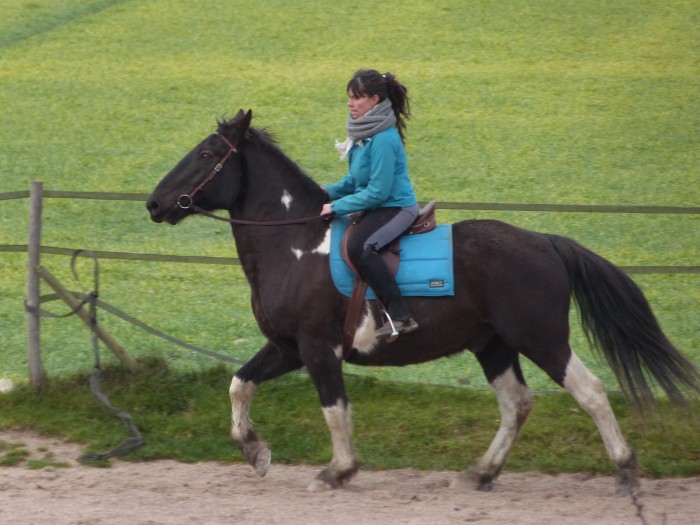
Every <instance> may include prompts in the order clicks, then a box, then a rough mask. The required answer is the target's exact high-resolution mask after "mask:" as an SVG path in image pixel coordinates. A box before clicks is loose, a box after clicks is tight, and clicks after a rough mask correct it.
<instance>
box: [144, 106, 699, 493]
mask: <svg viewBox="0 0 700 525" xmlns="http://www.w3.org/2000/svg"><path fill="white" fill-rule="evenodd" d="M251 120H252V110H249V111H247V112H244V111H243V110H240V111H239V112H238V113H237V114H236V115H235V117H233V118H231V119H220V120H218V121H217V128H216V132H214V133H212V134H211V135H209V136H207V137H206V138H205V139H204V140H203V141H202V142H200V143H199V144H198V145H197V146H196V147H195V148H194V149H192V150H191V151H190V152H189V153H187V154H186V155H185V156H184V157H183V158H182V159H181V160H180V161H179V162H178V163H177V165H176V166H175V167H174V168H173V169H172V170H171V171H170V172H169V173H168V174H167V175H166V176H165V177H164V178H163V179H162V180H161V181H160V182H159V183H158V184H157V186H156V187H155V189H154V191H153V193H152V195H151V196H150V198H149V199H148V201H147V204H146V207H147V210H148V212H149V213H150V217H151V219H152V220H153V221H155V222H156V223H162V222H167V223H169V224H172V225H175V224H177V223H179V222H180V221H182V220H183V219H185V218H186V217H188V216H190V215H193V214H204V215H207V216H211V217H214V218H217V219H220V220H225V221H227V222H230V223H231V229H232V233H233V238H234V242H235V246H236V250H237V253H238V256H239V259H240V263H241V266H242V268H243V272H244V273H245V275H246V277H247V280H248V282H249V284H250V288H251V303H252V310H253V314H254V316H255V319H256V321H257V324H258V326H259V328H260V331H261V332H262V334H263V335H264V336H265V338H266V342H265V344H264V345H263V346H262V348H261V349H260V350H259V351H258V352H257V353H256V354H255V355H254V357H252V358H251V359H250V360H249V361H248V362H247V363H246V364H245V365H243V366H242V367H241V368H240V369H238V370H237V371H236V372H235V374H234V375H233V378H232V381H231V385H230V388H229V397H230V401H231V437H232V439H233V441H234V443H235V444H236V445H238V447H239V448H240V450H241V452H242V455H243V457H244V458H245V460H246V461H247V462H248V463H249V464H250V465H251V466H252V467H253V468H254V470H255V472H257V474H259V475H260V476H264V475H265V474H266V472H267V471H268V467H269V465H270V462H271V452H270V450H269V448H268V446H267V444H266V443H265V442H263V441H261V440H260V439H259V438H258V435H257V433H256V431H255V429H254V426H253V423H252V421H251V419H250V417H249V409H250V405H251V401H252V398H253V396H254V393H255V391H256V389H257V388H258V387H259V386H260V385H261V384H262V383H263V382H265V381H268V380H271V379H274V378H277V377H280V376H282V375H283V374H287V373H289V372H292V371H296V370H299V369H301V368H303V367H305V368H306V370H307V372H308V374H309V375H310V377H311V380H312V382H313V384H314V386H315V388H316V389H317V392H318V396H319V398H320V403H321V407H322V412H323V416H324V418H325V421H326V423H327V426H328V429H329V433H330V439H331V443H332V458H331V461H330V463H329V464H328V466H326V467H325V468H323V469H322V470H321V471H320V472H319V474H318V476H317V477H316V478H315V479H314V480H312V481H311V485H310V486H309V488H310V489H314V490H316V489H318V490H321V489H334V488H341V487H343V486H345V485H346V484H347V483H348V481H349V480H350V479H351V478H352V477H353V476H354V475H355V474H356V473H357V471H358V468H359V467H358V459H357V455H356V452H355V450H354V448H353V444H352V439H351V432H352V428H351V427H352V416H351V404H350V401H349V399H348V397H347V394H346V390H345V386H344V383H343V372H342V367H343V362H344V361H347V362H348V363H353V364H357V365H367V366H403V365H409V364H414V363H423V362H427V361H430V360H434V359H439V358H442V357H445V356H450V355H454V354H457V353H460V352H463V351H465V350H469V351H471V352H472V353H473V354H474V355H475V357H476V359H477V360H478V362H479V364H480V366H481V368H482V370H483V373H484V374H485V376H486V379H487V380H488V382H489V384H490V385H491V387H492V389H493V391H494V392H495V395H496V397H497V401H498V407H499V410H500V426H499V428H498V430H497V432H496V434H495V436H494V438H493V441H492V442H491V444H490V446H489V447H488V449H487V450H486V452H485V453H484V454H483V456H481V458H480V459H479V460H478V461H477V463H476V464H475V465H474V466H472V467H469V468H466V469H465V470H461V471H460V472H459V473H458V474H457V476H456V480H455V481H454V482H453V484H455V485H457V486H461V487H464V486H465V484H466V486H471V487H473V488H476V489H479V490H483V491H488V490H490V489H491V488H492V486H493V483H494V481H495V480H496V478H497V477H498V475H499V474H500V472H501V470H502V468H503V466H504V464H505V462H506V458H507V456H508V453H509V451H510V449H511V447H512V446H513V444H514V442H515V440H516V438H517V436H518V434H519V432H520V430H521V429H522V427H523V425H524V423H525V421H526V419H527V417H528V415H529V413H530V411H531V410H532V407H533V397H532V395H531V394H530V392H529V390H528V388H527V385H526V382H525V379H524V377H523V373H522V369H521V366H520V361H519V356H520V355H522V356H525V357H527V358H528V359H530V360H531V361H532V362H533V363H535V364H536V365H538V366H539V367H540V368H542V369H543V370H544V371H545V372H546V373H547V375H548V376H549V377H550V378H551V379H552V380H553V381H554V382H555V383H556V384H558V385H559V386H560V387H562V388H563V389H565V390H566V391H568V392H569V393H570V394H571V395H572V396H573V397H574V399H575V400H576V401H577V402H578V403H579V405H580V406H581V407H582V408H583V409H584V410H585V411H586V412H587V413H588V414H589V415H590V416H591V417H592V419H593V420H594V421H595V424H596V425H597V429H598V431H599V433H600V435H601V438H602V441H603V444H604V446H605V448H606V451H607V453H608V456H609V458H610V460H611V462H612V463H613V465H614V467H615V469H616V492H617V493H619V494H628V495H632V494H634V493H635V491H636V490H637V489H638V486H639V481H638V464H637V459H636V455H635V452H634V451H633V450H632V448H631V447H630V445H629V444H628V443H627V441H626V439H625V437H624V436H623V434H622V432H621V430H620V427H619V424H618V422H617V420H616V418H615V414H614V413H613V410H612V409H611V406H610V403H609V400H608V397H607V394H606V391H605V389H604V387H603V384H602V382H601V381H600V380H599V379H598V378H597V377H596V376H594V375H593V374H592V373H591V372H590V371H589V370H588V369H587V368H586V367H585V366H584V364H583V363H582V361H581V359H580V358H579V357H578V356H577V355H576V354H575V353H574V351H573V350H572V348H571V346H570V344H569V309H570V303H571V298H572V297H573V298H574V299H575V300H576V301H577V303H578V307H579V311H580V319H581V323H582V325H583V327H584V330H585V333H586V335H587V337H588V340H589V342H590V343H591V344H592V345H593V346H594V348H598V349H599V350H600V352H601V353H602V354H603V356H604V357H605V358H606V361H607V362H608V363H609V365H610V366H611V368H612V369H613V371H614V372H615V375H616V377H617V379H618V382H619V384H620V387H621V389H622V390H623V392H624V393H625V394H626V395H627V396H628V398H630V399H631V400H632V401H634V402H635V404H637V406H638V407H639V408H641V410H642V413H643V412H644V408H645V407H646V406H648V405H650V404H651V403H653V401H654V398H655V396H654V393H655V392H654V390H656V388H655V386H654V385H655V384H656V385H659V386H660V387H661V388H662V389H663V391H664V392H665V394H666V395H667V396H668V398H669V399H670V400H672V401H674V402H683V401H684V400H685V399H686V398H687V396H688V394H689V393H697V392H698V391H700V373H698V370H697V369H696V368H695V367H694V366H693V364H692V363H691V362H690V361H689V360H688V359H687V358H686V357H685V356H684V355H683V354H682V353H681V352H680V351H679V350H678V349H676V348H675V347H674V346H673V344H672V343H671V342H670V341H669V340H668V338H667V337H666V336H665V335H664V333H663V332H662V329H661V328H660V326H659V323H658V321H657V320H656V318H655V316H654V314H653V312H652V310H651V307H650V305H649V303H648V301H647V300H646V298H645V297H644V295H643V293H642V291H641V290H640V289H639V287H638V286H637V285H636V284H635V283H634V281H632V280H631V279H630V278H629V277H628V276H627V275H626V274H625V273H624V272H623V271H622V270H621V269H619V268H618V267H617V266H615V265H614V264H613V263H611V262H610V261H608V260H606V259H604V258H603V257H601V256H599V255H597V254H595V253H594V252H592V251H590V250H588V249H586V248H584V247H583V246H581V245H580V244H578V243H577V242H576V241H574V240H571V239H568V238H566V237H562V236H558V235H553V234H545V233H538V232H533V231H529V230H525V229H521V228H518V227H516V226H513V225H509V224H506V223H504V222H501V221H496V220H467V221H462V222H457V223H454V224H452V230H453V250H454V253H453V259H454V261H453V267H454V295H452V296H446V297H409V298H407V301H408V304H409V307H410V310H411V312H412V313H413V315H414V316H415V318H416V319H417V320H418V322H419V324H420V328H419V329H418V330H416V331H415V332H412V333H410V334H406V335H401V336H400V337H399V338H398V340H396V341H395V342H391V343H389V342H387V341H380V340H377V339H376V338H375V336H374V331H375V328H377V327H378V326H381V323H382V318H381V313H380V311H379V308H378V307H377V304H376V301H365V304H364V310H363V312H362V318H361V321H360V322H359V323H358V327H357V328H356V331H355V334H354V338H353V339H352V345H351V346H352V348H351V349H350V351H349V352H343V351H342V350H341V347H342V345H341V342H342V339H343V324H344V323H343V320H344V317H345V314H346V310H347V308H348V299H347V297H345V296H344V295H342V294H340V293H339V292H338V291H337V290H336V288H335V287H334V284H333V282H332V277H331V273H330V269H329V250H330V231H331V228H330V226H329V222H330V221H328V220H322V218H321V217H320V216H319V213H320V210H321V207H322V205H323V203H324V202H325V199H326V194H325V193H324V191H323V190H322V189H321V187H320V185H319V184H318V183H316V182H315V181H314V180H313V179H312V178H311V177H310V176H309V175H307V174H306V173H305V172H304V171H303V170H302V169H301V168H300V167H299V166H298V165H297V164H296V163H295V162H294V161H293V160H291V159H290V158H289V157H287V156H286V155H285V154H284V153H283V152H282V150H281V149H280V147H279V146H278V145H277V143H276V142H275V140H274V139H273V138H272V135H271V134H270V133H269V132H268V130H267V129H265V128H255V127H252V126H251ZM216 210H226V211H227V212H228V218H227V217H222V216H220V215H214V214H213V212H214V211H216ZM648 378H649V379H648ZM377 402H378V403H380V402H381V401H380V400H378V401H377Z"/></svg>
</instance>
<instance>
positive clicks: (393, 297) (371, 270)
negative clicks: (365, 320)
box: [358, 247, 418, 340]
mask: <svg viewBox="0 0 700 525" xmlns="http://www.w3.org/2000/svg"><path fill="white" fill-rule="evenodd" d="M358 270H359V272H360V274H361V275H362V277H363V278H364V279H365V281H367V284H369V286H370V287H371V288H372V290H374V293H375V294H376V295H377V297H378V298H379V300H380V301H381V302H382V304H383V305H384V308H385V309H386V312H387V315H388V316H389V318H390V320H389V321H387V322H386V323H385V324H384V326H382V327H381V328H379V329H378V330H377V331H376V332H375V336H376V337H378V338H380V339H386V338H389V337H390V336H393V339H395V338H396V336H397V335H398V334H401V333H404V334H405V333H409V332H412V331H413V330H415V329H416V328H418V323H417V322H416V321H415V319H413V317H411V311H410V310H409V309H408V305H407V304H406V301H405V300H404V298H403V297H402V296H401V291H400V290H399V287H398V285H397V284H396V280H395V279H394V276H393V275H392V274H391V272H390V271H389V268H387V266H386V264H385V263H384V261H383V260H382V258H381V257H380V256H379V254H378V253H377V252H376V251H375V250H374V249H372V248H370V247H368V248H366V249H365V251H364V252H363V253H362V256H361V257H360V261H359V264H358ZM393 339H392V340H393Z"/></svg>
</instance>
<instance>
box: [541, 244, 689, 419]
mask: <svg viewBox="0 0 700 525" xmlns="http://www.w3.org/2000/svg"><path fill="white" fill-rule="evenodd" d="M547 237H548V238H549V240H550V241H551V243H552V245H553V246H554V249H555V250H556V251H557V253H558V254H559V255H560V257H561V259H562V261H563V262H564V265H565V266H566V269H567V272H568V273H569V278H570V280H571V289H572V294H573V296H574V298H575V299H576V302H577V304H578V309H579V316H580V319H581V324H582V325H583V329H584V332H585V334H586V337H587V338H588V341H589V343H590V344H591V346H593V347H594V348H597V349H598V350H599V351H602V353H603V355H604V356H605V359H606V360H607V362H608V363H609V364H610V366H611V367H612V369H613V371H614V372H615V376H616V377H617V380H618V383H619V384H620V388H621V389H622V391H623V392H624V393H625V394H626V395H627V396H628V397H631V398H632V399H633V400H634V402H635V403H636V404H637V405H638V406H642V405H649V404H651V402H652V401H653V399H654V398H653V395H652V391H651V387H650V385H649V382H648V381H647V378H648V377H651V378H652V379H653V380H655V381H656V383H658V385H660V386H661V388H662V389H663V390H664V391H665V392H666V394H667V395H668V397H669V399H671V401H673V402H683V401H684V399H685V396H684V391H691V392H700V372H698V370H697V369H696V368H695V366H694V365H693V364H692V363H691V362H690V361H689V360H688V359H687V358H686V357H685V356H684V355H683V354H682V353H681V352H680V351H679V350H678V349H677V348H676V347H674V346H673V344H671V342H670V341H669V340H668V338H667V337H666V336H665V335H664V333H663V331H662V330H661V327H660V326H659V323H658V321H657V320H656V317H655V316H654V313H653V312H652V311H651V307H650V306H649V303H648V302H647V300H646V298H645V297H644V294H643V293H642V291H641V290H640V289H639V287H638V286H637V285H636V284H635V282H634V281H633V280H632V279H630V278H629V277H628V276H627V274H625V273H624V272H623V271H622V270H621V269H620V268H618V267H617V266H615V265H614V264H613V263H611V262H610V261H607V260H606V259H604V258H603V257H601V256H599V255H597V254H595V253H593V252H592V251H590V250H588V249H586V248H584V247H583V246H581V245H580V244H578V243H577V242H575V241H573V240H571V239H567V238H565V237H561V236H558V235H548V236H547Z"/></svg>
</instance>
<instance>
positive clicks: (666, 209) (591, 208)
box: [0, 190, 700, 376]
mask: <svg viewBox="0 0 700 525" xmlns="http://www.w3.org/2000/svg"><path fill="white" fill-rule="evenodd" d="M148 196H149V195H148V194H144V193H114V192H111V193H105V192H75V191H55V190H44V191H42V194H41V198H54V199H91V200H102V201H137V202H145V201H146V200H147V199H148ZM31 197H32V195H31V192H30V191H16V192H6V193H0V201H8V200H18V199H28V198H31ZM437 207H438V208H439V209H444V210H481V211H515V212H555V213H618V214H664V215H700V207H680V206H610V205H567V204H520V203H483V202H482V203H478V202H470V203H460V202H438V203H437ZM30 242H31V241H30ZM31 246H32V247H33V248H30V244H0V253H2V252H5V253H12V252H14V253H28V252H30V250H31V251H33V252H36V251H37V244H36V243H32V244H31ZM38 252H39V253H42V254H48V255H64V256H74V255H75V253H76V250H75V249H73V248H65V247H57V246H38ZM90 253H91V255H93V256H94V257H96V258H99V259H121V260H131V261H152V262H175V263H186V264H208V265H234V266H235V265H240V260H239V259H238V258H235V257H208V256H196V255H167V254H152V253H134V252H117V251H98V250H90ZM619 267H620V268H621V269H622V270H623V271H625V272H626V273H630V274H632V273H635V274H700V265H684V266H619ZM70 293H75V292H70ZM53 299H54V296H53V295H51V296H43V297H41V298H39V300H38V301H37V307H38V304H39V302H44V301H47V300H53ZM98 306H100V307H101V308H102V309H103V310H105V311H107V312H109V313H110V314H112V315H115V316H116V317H119V318H121V319H122V320H124V321H126V322H128V323H131V324H133V325H135V326H137V327H139V328H141V329H143V330H145V331H147V332H149V333H151V334H152V335H155V336H157V337H160V338H162V339H165V340H166V341H168V342H169V343H171V344H175V345H177V346H181V347H183V348H185V349H188V350H192V351H195V352H197V353H201V354H204V355H206V356H208V357H214V358H216V359H219V360H224V361H230V362H234V363H238V364H240V363H242V361H240V360H238V359H236V358H232V357H229V356H225V355H222V354H220V353H217V352H213V351H210V350H207V349H204V348H200V347H198V346H196V345H192V344H189V343H185V342H183V341H180V340H178V339H176V338H174V337H171V336H169V335H167V334H165V333H163V332H160V331H159V330H157V329H155V328H153V327H151V326H148V325H146V324H145V323H143V322H142V321H140V320H138V319H135V318H133V317H132V316H130V315H128V314H126V313H125V312H122V311H121V310H118V309H117V308H115V307H113V306H112V305H109V304H107V303H103V302H101V303H100V304H99V305H98ZM30 372H31V369H30ZM30 376H31V373H30Z"/></svg>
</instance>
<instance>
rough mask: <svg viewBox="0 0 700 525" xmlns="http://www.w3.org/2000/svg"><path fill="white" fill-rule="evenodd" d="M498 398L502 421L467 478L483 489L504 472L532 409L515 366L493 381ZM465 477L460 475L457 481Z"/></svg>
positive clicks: (489, 487) (526, 390)
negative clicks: (516, 440)
mask: <svg viewBox="0 0 700 525" xmlns="http://www.w3.org/2000/svg"><path fill="white" fill-rule="evenodd" d="M491 386H492V388H493V389H494V391H495V393H496V397H497V399H498V408H499V410H500V413H501V424H500V426H499V427H498V432H496V435H495V436H494V438H493V441H491V445H490V446H489V448H488V450H487V451H486V453H485V454H484V455H483V456H482V457H481V459H479V461H478V463H477V465H476V467H475V468H474V469H472V470H471V471H468V472H467V473H466V474H467V479H468V480H469V481H470V482H474V481H475V482H477V484H478V488H480V489H481V490H490V489H491V483H492V481H493V480H494V479H496V477H497V476H498V474H499V473H500V472H501V469H502V468H503V465H504V464H505V462H506V458H507V457H508V453H509V452H510V449H511V447H512V446H513V443H515V439H516V438H517V437H518V434H519V433H520V429H522V427H523V425H524V424H525V421H526V420H527V416H528V415H529V414H530V412H531V411H532V406H533V399H532V395H531V394H530V391H529V390H528V389H527V386H525V385H523V384H522V383H521V382H520V381H518V378H517V376H516V375H515V372H514V371H513V368H512V367H511V368H508V370H506V371H505V372H503V373H502V374H501V375H500V376H498V377H497V378H496V379H494V380H493V381H492V382H491ZM461 481H462V480H461V479H458V480H457V483H460V482H461Z"/></svg>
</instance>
